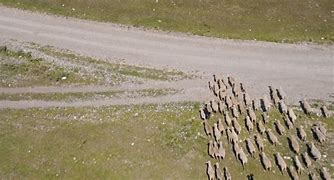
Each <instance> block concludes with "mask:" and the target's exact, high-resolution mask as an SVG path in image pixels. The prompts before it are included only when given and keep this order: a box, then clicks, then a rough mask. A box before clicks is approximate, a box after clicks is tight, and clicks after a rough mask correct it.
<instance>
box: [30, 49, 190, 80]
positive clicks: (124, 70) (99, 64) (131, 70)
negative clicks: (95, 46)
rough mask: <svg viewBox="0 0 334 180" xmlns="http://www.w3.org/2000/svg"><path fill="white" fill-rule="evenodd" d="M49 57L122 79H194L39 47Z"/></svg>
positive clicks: (179, 73)
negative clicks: (86, 66) (92, 68)
mask: <svg viewBox="0 0 334 180" xmlns="http://www.w3.org/2000/svg"><path fill="white" fill-rule="evenodd" d="M36 49H38V50H41V51H42V52H44V53H47V54H48V55H51V56H55V57H57V58H66V60H68V61H73V62H75V63H79V64H83V65H90V66H94V67H95V68H97V69H99V70H100V71H105V72H109V73H112V74H114V75H115V76H117V77H118V78H119V77H122V76H125V77H126V76H128V77H136V78H144V79H152V80H163V81H173V80H180V79H186V78H192V77H193V76H194V75H190V74H186V73H184V72H181V71H177V70H168V69H163V70H161V69H153V68H148V67H140V66H135V65H128V64H123V63H111V62H108V61H106V60H102V59H94V58H91V57H86V56H81V55H78V54H75V53H74V52H71V51H69V50H61V51H60V50H57V49H55V48H53V47H50V46H44V47H37V48H36Z"/></svg>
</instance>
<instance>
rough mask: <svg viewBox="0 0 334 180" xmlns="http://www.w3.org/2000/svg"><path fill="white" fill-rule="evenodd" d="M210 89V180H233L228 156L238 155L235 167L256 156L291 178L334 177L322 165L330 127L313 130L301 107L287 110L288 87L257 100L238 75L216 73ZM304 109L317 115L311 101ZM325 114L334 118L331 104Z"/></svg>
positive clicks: (206, 117)
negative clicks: (305, 121) (306, 123)
mask: <svg viewBox="0 0 334 180" xmlns="http://www.w3.org/2000/svg"><path fill="white" fill-rule="evenodd" d="M208 85H209V89H210V92H211V93H212V94H213V96H212V97H213V98H212V100H210V101H208V102H206V103H205V104H204V105H203V107H201V108H200V111H199V113H200V118H201V119H202V120H203V121H202V122H203V126H204V131H205V134H206V136H207V139H208V148H207V151H208V155H209V156H210V160H209V161H207V162H206V173H207V176H208V179H209V180H214V179H218V180H220V179H229V180H230V179H232V178H233V174H232V173H231V171H230V170H229V167H227V163H226V160H225V156H226V155H227V153H232V156H234V157H235V159H236V161H234V162H233V163H237V164H240V166H242V168H243V169H244V168H247V164H248V163H249V158H252V159H255V160H256V161H257V162H258V166H259V168H263V170H264V171H267V172H269V171H273V170H272V167H273V166H277V167H278V169H279V171H280V172H281V173H282V174H283V175H285V174H286V175H287V177H290V178H291V179H299V178H300V177H301V174H302V173H306V175H307V176H308V177H309V179H318V178H321V179H325V180H328V179H331V177H330V176H331V175H330V173H329V169H328V168H327V167H323V166H322V165H321V164H323V163H319V162H320V161H321V159H322V158H324V157H325V156H324V155H322V153H321V152H320V147H321V146H322V145H323V144H324V143H325V142H326V139H327V138H328V137H327V130H326V124H325V123H323V122H320V121H312V122H311V124H310V126H307V128H306V127H304V126H303V125H300V124H301V123H298V121H303V119H301V117H302V116H297V114H296V109H293V108H292V107H288V106H287V104H286V101H285V99H286V94H285V92H284V91H283V89H282V88H274V87H272V86H269V96H268V95H264V96H263V97H262V98H261V99H259V100H256V99H252V98H251V96H250V95H249V94H248V92H247V90H246V88H245V86H244V84H243V83H239V82H237V81H236V80H235V79H234V78H233V77H227V78H225V77H224V76H223V75H220V76H219V77H218V76H217V75H213V80H212V81H209V83H208ZM300 106H301V109H302V112H303V113H305V114H306V116H307V117H310V118H311V115H312V114H315V112H314V109H312V108H311V106H310V104H309V103H308V102H307V101H306V100H305V99H304V100H303V101H300ZM320 110H321V111H320V112H321V115H322V116H324V117H326V118H327V117H329V116H330V114H329V111H328V109H327V108H326V107H325V106H322V107H321V108H320ZM273 111H276V112H277V113H278V114H279V116H275V119H273V118H274V117H271V112H273ZM213 117H214V118H213ZM278 117H280V118H278ZM276 118H277V119H276ZM298 124H299V125H298ZM308 132H309V134H311V136H310V135H309V137H308ZM241 134H242V135H241ZM284 139H286V140H287V141H284ZM265 142H268V145H266V143H265ZM284 143H286V144H284ZM278 145H281V146H283V147H286V148H288V149H289V151H290V150H291V152H292V153H293V156H291V154H290V157H287V156H285V155H283V153H282V152H279V148H276V147H277V146H278ZM266 146H272V148H271V149H274V151H269V150H266ZM302 147H306V148H302ZM286 148H285V149H286ZM288 160H289V161H292V163H288V162H287V161H288ZM289 164H291V165H289ZM304 177H305V176H304ZM247 178H248V179H255V178H256V174H249V175H248V176H247Z"/></svg>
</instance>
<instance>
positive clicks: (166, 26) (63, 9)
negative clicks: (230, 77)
mask: <svg viewBox="0 0 334 180" xmlns="http://www.w3.org/2000/svg"><path fill="white" fill-rule="evenodd" d="M0 3H2V4H3V5H6V6H11V7H17V8H22V9H28V10H33V11H42V12H48V13H53V14H57V15H63V16H71V17H77V18H83V19H91V20H97V21H103V22H114V23H121V24H128V25H134V26H145V27H150V28H155V29H162V30H167V31H179V32H189V33H192V34H197V35H203V36H213V37H222V38H228V39H249V40H254V39H256V40H263V41H274V42H290V43H291V42H301V41H303V42H316V43H332V42H333V41H334V31H333V29H334V18H333V14H334V11H333V9H334V7H333V2H332V1H331V0H318V1H297V0H293V1H291V0H284V1H264V0H257V1H243V0H236V1H228V0H213V1H201V0H196V1H194V0H183V1H161V0H160V1H158V0H157V1H154V0H152V1H147V0H139V1H132V0H123V1H115V0H111V1H101V0H97V1H90V0H80V1H78V0H68V1H54V0H44V1H40V0H0Z"/></svg>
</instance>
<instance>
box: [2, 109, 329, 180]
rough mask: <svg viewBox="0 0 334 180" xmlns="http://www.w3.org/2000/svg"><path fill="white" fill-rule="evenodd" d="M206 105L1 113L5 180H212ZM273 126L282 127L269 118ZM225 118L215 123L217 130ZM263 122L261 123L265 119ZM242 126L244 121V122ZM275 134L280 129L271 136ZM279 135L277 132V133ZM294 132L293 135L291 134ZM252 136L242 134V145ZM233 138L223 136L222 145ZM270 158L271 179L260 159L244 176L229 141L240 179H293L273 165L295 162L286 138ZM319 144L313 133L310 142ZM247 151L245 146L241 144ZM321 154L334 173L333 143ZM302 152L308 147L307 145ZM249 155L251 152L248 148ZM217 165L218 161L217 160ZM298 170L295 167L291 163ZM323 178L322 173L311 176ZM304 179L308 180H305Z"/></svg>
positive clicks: (268, 148) (302, 120)
mask: <svg viewBox="0 0 334 180" xmlns="http://www.w3.org/2000/svg"><path fill="white" fill-rule="evenodd" d="M198 108H199V104H197V103H178V104H165V105H163V104H162V105H144V106H143V105H141V106H110V107H101V108H50V109H26V110H11V109H5V110H0V125H1V126H0V162H1V163H0V177H2V178H5V179H21V178H27V179H45V178H47V179H54V178H63V179H68V178H71V179H73V178H74V179H82V178H84V179H96V178H111V179H205V177H206V175H205V164H204V163H205V162H206V161H207V160H210V159H211V158H210V157H209V156H208V155H207V152H206V150H207V144H206V143H207V141H208V140H207V137H206V136H205V134H204V131H203V128H202V124H201V120H200V119H199V117H198ZM298 114H299V115H298V117H299V120H298V125H304V127H305V128H306V130H307V128H309V127H310V126H311V125H312V123H314V122H317V121H322V122H324V123H325V124H326V127H327V129H328V130H329V133H328V134H330V135H331V136H332V134H333V131H332V130H333V127H334V123H333V122H334V119H333V118H330V119H323V118H317V117H315V116H312V117H307V116H305V115H302V114H300V113H298ZM270 116H271V123H270V125H269V127H271V126H272V122H273V120H274V119H275V118H278V119H280V118H281V115H280V114H279V113H278V112H277V111H273V112H271V113H270ZM219 117H220V115H218V114H216V115H215V116H214V117H212V118H211V119H210V123H213V122H214V121H215V120H217V118H219ZM258 118H259V117H258ZM239 122H240V124H241V125H242V126H243V123H242V120H240V121H239ZM272 129H273V128H272ZM273 131H275V130H274V129H273ZM292 132H295V130H290V133H292ZM247 136H249V134H248V133H247V132H246V131H245V129H243V132H242V134H241V138H242V139H244V138H245V137H247ZM225 138H226V137H225V136H223V139H225ZM262 138H263V139H264V140H265V152H266V154H267V155H268V157H269V158H270V159H271V160H272V163H273V169H272V172H266V171H264V170H263V168H262V166H261V165H260V161H259V158H258V157H256V159H253V158H251V157H249V156H248V158H249V163H248V164H247V165H246V168H245V170H243V169H242V166H241V164H240V163H239V162H238V161H236V160H235V157H234V156H233V153H232V150H231V147H230V145H228V144H227V143H226V141H225V140H223V141H224V145H225V148H226V153H227V155H226V159H224V160H223V161H222V162H221V163H220V164H221V166H227V167H228V168H229V170H230V171H231V173H232V176H233V178H235V179H244V178H245V177H246V175H248V174H254V175H255V178H256V179H264V178H265V177H266V178H271V179H287V177H288V176H287V174H286V173H285V174H284V175H281V173H280V172H279V170H278V168H277V166H276V165H275V164H274V159H273V154H274V153H275V152H277V151H279V152H281V154H282V155H284V156H293V155H294V154H293V153H292V152H291V151H290V150H289V148H288V145H287V140H286V136H282V137H279V138H280V143H281V144H280V145H278V146H277V147H274V146H273V145H271V144H270V143H269V142H268V141H267V140H266V138H265V136H263V137H262ZM311 138H312V136H311V134H310V132H309V131H308V141H309V140H311ZM242 146H243V147H244V144H243V143H242ZM317 146H318V147H319V148H320V149H321V152H322V153H323V154H326V155H327V156H328V157H327V158H326V160H321V161H319V162H314V161H313V164H316V165H317V166H318V167H321V166H326V167H328V168H330V172H332V173H333V172H334V169H333V167H331V166H330V164H331V163H333V162H332V160H333V158H334V157H333V146H334V144H333V141H332V137H331V138H330V139H329V140H327V142H326V143H325V144H324V145H319V144H318V143H317ZM301 149H302V152H303V151H305V145H304V144H303V143H301ZM244 150H245V147H244ZM211 161H212V162H214V160H213V159H211ZM286 161H287V163H288V164H292V162H291V161H290V160H286ZM311 171H313V172H317V169H315V168H314V166H313V168H312V169H311ZM306 176H307V174H306V173H303V174H302V176H301V178H302V179H304V178H306Z"/></svg>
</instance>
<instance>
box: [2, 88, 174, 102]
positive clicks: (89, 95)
mask: <svg viewBox="0 0 334 180" xmlns="http://www.w3.org/2000/svg"><path fill="white" fill-rule="evenodd" d="M177 92H179V90H176V89H142V90H134V91H125V90H122V91H121V90H117V91H116V90H115V91H103V92H73V93H20V94H6V93H0V100H10V101H20V100H45V101H79V100H80V101H85V100H98V99H108V98H121V97H129V98H136V97H158V96H166V95H172V94H175V93H177Z"/></svg>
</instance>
